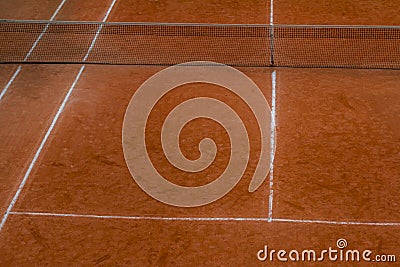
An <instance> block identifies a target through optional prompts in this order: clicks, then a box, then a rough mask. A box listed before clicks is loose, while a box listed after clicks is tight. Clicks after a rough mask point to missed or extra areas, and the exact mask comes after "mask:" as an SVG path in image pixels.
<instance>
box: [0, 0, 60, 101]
mask: <svg viewBox="0 0 400 267" xmlns="http://www.w3.org/2000/svg"><path fill="white" fill-rule="evenodd" d="M66 1H67V0H63V1H62V2H61V3H60V4H59V5H58V7H57V9H56V11H54V13H53V15H52V16H51V18H50V21H53V20H54V19H55V18H56V16H57V14H58V12H60V10H61V8H62V7H63V6H64V4H65V2H66ZM49 25H50V24H49V23H47V24H46V26H45V27H44V29H43V30H42V32H41V33H40V35H39V36H38V38H36V40H35V42H34V43H33V45H32V47H31V49H29V52H28V53H27V54H26V55H25V58H24V62H25V61H27V60H28V58H29V57H30V56H31V54H32V52H33V50H34V49H35V48H36V46H37V44H38V43H39V41H40V40H41V39H42V37H43V35H44V34H45V33H46V31H47V29H48V28H49ZM21 68H22V66H21V65H19V66H18V68H17V70H16V71H15V72H14V74H13V76H12V77H11V78H10V80H9V81H8V83H7V84H6V86H5V87H4V88H3V90H2V91H1V93H0V100H1V99H2V98H3V96H4V95H5V93H6V92H7V90H8V88H10V86H11V84H12V83H13V82H14V80H15V78H16V77H17V75H18V74H19V72H20V71H21Z"/></svg>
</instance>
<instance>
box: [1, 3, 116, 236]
mask: <svg viewBox="0 0 400 267" xmlns="http://www.w3.org/2000/svg"><path fill="white" fill-rule="evenodd" d="M116 1H117V0H113V2H112V3H111V5H110V7H109V8H108V10H107V13H106V14H105V16H104V18H103V21H102V22H105V21H106V20H107V18H108V16H109V14H110V12H111V9H112V8H113V7H114V4H115V2H116ZM99 29H100V27H99ZM98 32H99V31H98ZM93 45H94V44H93ZM89 53H90V51H89V49H88V51H87V53H86V55H85V58H87V56H88V54H89ZM84 70H85V65H83V66H82V67H81V68H80V70H79V72H78V74H77V76H76V77H75V80H74V82H73V83H72V85H71V87H70V88H69V90H68V92H67V94H66V95H65V98H64V100H63V102H62V103H61V105H60V107H59V109H58V111H57V113H56V115H55V116H54V118H53V121H52V122H51V124H50V127H49V128H48V130H47V132H46V134H45V136H44V137H43V140H42V141H41V143H40V146H39V148H38V150H37V151H36V153H35V156H34V157H33V159H32V161H31V163H30V164H29V168H28V170H27V171H26V173H25V175H24V178H23V179H22V181H21V183H20V185H19V187H18V189H17V192H16V193H15V195H14V197H13V199H12V200H11V203H10V204H9V206H8V208H7V210H6V212H5V213H4V215H3V218H2V220H1V223H0V231H1V229H2V228H3V227H4V224H5V223H6V221H7V218H8V216H9V214H10V213H11V211H12V209H13V208H14V205H15V203H16V202H17V200H18V198H19V196H20V194H21V192H22V190H23V189H24V186H25V184H26V182H27V180H28V177H29V175H30V173H31V171H32V169H33V167H34V166H35V164H36V161H37V159H38V158H39V156H40V154H41V152H42V150H43V147H44V145H45V144H46V142H47V140H48V138H49V136H50V134H51V132H52V131H53V129H54V126H55V125H56V122H57V121H58V119H59V117H60V115H61V113H62V112H63V110H64V107H65V105H66V103H67V102H68V99H69V97H70V96H71V94H72V91H73V90H74V88H75V86H76V84H77V82H78V80H79V78H80V77H81V75H82V72H83V71H84Z"/></svg>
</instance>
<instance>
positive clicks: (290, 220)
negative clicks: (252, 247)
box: [272, 218, 400, 226]
mask: <svg viewBox="0 0 400 267" xmlns="http://www.w3.org/2000/svg"><path fill="white" fill-rule="evenodd" d="M272 221H273V222H287V223H315V224H334V225H367V226H368V225H369V226H400V222H356V221H324V220H295V219H278V218H275V219H273V220H272Z"/></svg>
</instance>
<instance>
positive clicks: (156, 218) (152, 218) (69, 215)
mask: <svg viewBox="0 0 400 267" xmlns="http://www.w3.org/2000/svg"><path fill="white" fill-rule="evenodd" d="M10 214H11V215H27V216H37V217H64V218H87V219H125V220H150V221H253V222H269V219H268V218H247V217H219V218H218V217H159V216H120V215H95V214H75V213H50V212H26V211H13V212H10ZM272 222H278V223H279V222H281V223H306V224H333V225H361V226H363V225H364V226H400V222H356V221H324V220H295V219H278V218H276V219H273V220H272Z"/></svg>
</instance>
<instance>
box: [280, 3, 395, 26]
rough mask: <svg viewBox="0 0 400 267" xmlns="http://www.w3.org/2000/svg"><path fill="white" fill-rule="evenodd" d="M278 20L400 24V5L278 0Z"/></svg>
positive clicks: (346, 23) (349, 23)
mask: <svg viewBox="0 0 400 267" xmlns="http://www.w3.org/2000/svg"><path fill="white" fill-rule="evenodd" d="M274 23H275V24H302V25H303V24H311V25H318V24H324V25H400V6H399V5H398V4H397V3H395V2H393V1H390V0H380V1H373V0H361V1H352V0H324V1H309V0H299V1H292V0H275V1H274Z"/></svg>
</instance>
